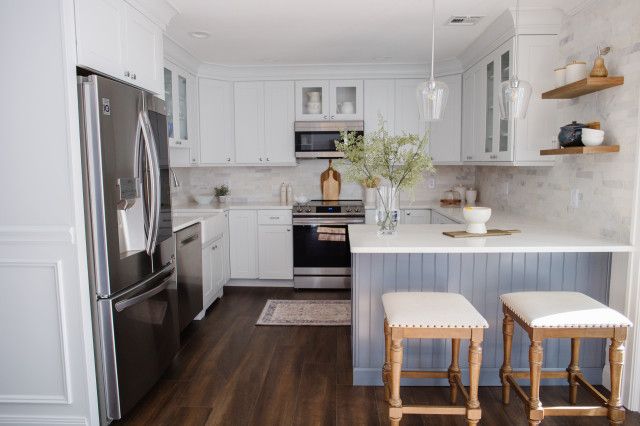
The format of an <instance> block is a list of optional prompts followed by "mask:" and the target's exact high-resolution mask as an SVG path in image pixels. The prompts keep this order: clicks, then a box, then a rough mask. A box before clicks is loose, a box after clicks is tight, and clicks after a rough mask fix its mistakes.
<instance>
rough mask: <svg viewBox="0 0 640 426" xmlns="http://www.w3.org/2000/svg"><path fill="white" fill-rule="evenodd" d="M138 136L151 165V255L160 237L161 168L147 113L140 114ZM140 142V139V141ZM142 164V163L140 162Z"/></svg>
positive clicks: (148, 243)
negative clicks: (140, 137) (140, 136)
mask: <svg viewBox="0 0 640 426" xmlns="http://www.w3.org/2000/svg"><path fill="white" fill-rule="evenodd" d="M138 129H139V130H138V132H136V133H137V134H138V135H140V134H141V135H142V139H143V140H144V148H145V154H146V157H147V161H148V164H149V174H150V182H149V191H150V197H149V198H150V200H149V201H150V208H149V212H148V213H149V219H148V233H147V247H146V251H147V253H149V254H150V255H151V254H153V252H154V251H155V246H156V242H157V237H158V225H159V222H160V195H161V194H160V191H159V188H160V166H159V159H158V152H157V148H156V143H155V138H154V136H153V130H152V129H151V122H150V121H149V116H148V114H147V112H146V111H144V110H143V111H140V113H139V114H138ZM138 140H139V139H138ZM138 164H140V161H138Z"/></svg>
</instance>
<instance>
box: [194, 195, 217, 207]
mask: <svg viewBox="0 0 640 426" xmlns="http://www.w3.org/2000/svg"><path fill="white" fill-rule="evenodd" d="M193 199H194V200H195V201H196V203H198V204H200V205H201V206H204V205H207V204H211V201H213V195H194V196H193Z"/></svg>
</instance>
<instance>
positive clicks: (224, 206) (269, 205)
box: [172, 201, 293, 213]
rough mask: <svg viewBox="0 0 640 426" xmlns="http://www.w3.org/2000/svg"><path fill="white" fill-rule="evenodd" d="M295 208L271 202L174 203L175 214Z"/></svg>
mask: <svg viewBox="0 0 640 426" xmlns="http://www.w3.org/2000/svg"><path fill="white" fill-rule="evenodd" d="M292 207H293V206H291V205H286V204H279V203H277V202H269V201H230V202H228V203H218V202H216V201H214V202H212V203H211V204H204V205H203V204H198V203H196V202H193V201H191V202H188V203H174V204H173V205H172V210H173V212H174V213H190V212H198V213H222V212H224V211H229V210H291V209H292Z"/></svg>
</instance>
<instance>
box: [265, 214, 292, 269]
mask: <svg viewBox="0 0 640 426" xmlns="http://www.w3.org/2000/svg"><path fill="white" fill-rule="evenodd" d="M258 244H259V247H260V248H259V257H258V264H259V266H260V267H259V270H260V279H270V280H291V279H293V236H292V227H291V225H260V226H259V227H258Z"/></svg>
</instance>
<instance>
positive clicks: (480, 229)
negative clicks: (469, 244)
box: [462, 206, 491, 234]
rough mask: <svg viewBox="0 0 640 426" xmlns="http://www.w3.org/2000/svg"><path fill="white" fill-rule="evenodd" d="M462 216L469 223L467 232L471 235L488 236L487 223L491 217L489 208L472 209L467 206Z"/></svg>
mask: <svg viewBox="0 0 640 426" xmlns="http://www.w3.org/2000/svg"><path fill="white" fill-rule="evenodd" d="M462 216H463V217H464V221H465V222H467V232H468V233H469V234H486V233H487V226H486V223H487V221H488V220H489V218H490V217H491V209H490V208H489V207H472V206H466V207H465V208H463V209H462Z"/></svg>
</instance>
